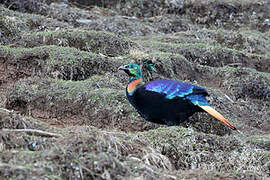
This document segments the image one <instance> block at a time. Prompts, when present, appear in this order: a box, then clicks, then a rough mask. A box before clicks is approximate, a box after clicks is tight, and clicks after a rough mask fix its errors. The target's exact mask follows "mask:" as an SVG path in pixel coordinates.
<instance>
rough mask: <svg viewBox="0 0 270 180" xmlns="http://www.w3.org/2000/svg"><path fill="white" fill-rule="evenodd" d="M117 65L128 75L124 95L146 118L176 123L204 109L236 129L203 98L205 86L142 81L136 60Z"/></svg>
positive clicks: (170, 123)
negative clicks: (134, 62)
mask: <svg viewBox="0 0 270 180" xmlns="http://www.w3.org/2000/svg"><path fill="white" fill-rule="evenodd" d="M152 67H153V66H152ZM120 69H121V70H124V71H125V72H126V73H127V74H128V75H129V77H130V80H129V83H128V85H127V88H126V95H127V99H128V100H129V102H130V103H131V104H132V106H134V107H135V109H136V110H137V111H138V113H139V114H140V115H141V116H142V117H143V118H145V119H146V120H148V121H151V122H154V123H160V124H167V125H179V123H181V122H183V121H185V120H188V118H189V117H190V116H192V115H193V114H194V113H195V112H207V113H209V114H210V115H212V116H213V117H215V118H216V119H218V120H220V121H222V122H223V123H224V124H226V125H227V126H229V127H230V128H232V129H236V128H235V127H234V126H233V125H232V124H231V123H229V122H228V121H227V120H226V119H225V118H224V117H223V116H222V115H221V114H220V113H218V112H217V111H216V110H215V109H213V108H212V107H211V106H210V105H209V103H208V101H207V100H206V96H207V95H208V93H207V91H206V90H205V89H204V88H202V87H199V86H196V85H192V84H189V83H185V82H181V81H174V80H155V81H151V82H149V83H146V84H143V83H142V72H141V69H140V67H139V66H138V65H137V64H128V65H125V66H122V67H120Z"/></svg>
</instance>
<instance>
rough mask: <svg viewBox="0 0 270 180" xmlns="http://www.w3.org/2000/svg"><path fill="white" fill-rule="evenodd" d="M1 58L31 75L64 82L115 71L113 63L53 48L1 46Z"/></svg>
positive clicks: (103, 58) (91, 54) (64, 48)
mask: <svg viewBox="0 0 270 180" xmlns="http://www.w3.org/2000/svg"><path fill="white" fill-rule="evenodd" d="M0 56H3V57H4V58H5V60H6V61H7V63H8V64H10V65H14V66H16V67H17V68H19V69H22V70H23V69H27V71H30V72H29V73H30V74H32V75H40V76H42V77H54V78H59V79H65V80H83V79H86V78H88V77H90V76H92V75H94V74H103V73H104V72H105V71H111V70H113V69H114V67H113V59H109V58H105V57H103V56H100V55H98V54H94V53H91V52H86V51H79V50H77V49H75V48H71V47H59V46H54V45H52V46H42V47H34V48H10V47H6V46H2V47H1V50H0ZM119 66H120V65H119Z"/></svg>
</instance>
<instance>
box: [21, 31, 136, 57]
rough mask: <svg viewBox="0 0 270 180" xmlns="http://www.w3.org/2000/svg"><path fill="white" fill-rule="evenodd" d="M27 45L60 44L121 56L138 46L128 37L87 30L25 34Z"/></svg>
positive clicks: (23, 42)
mask: <svg viewBox="0 0 270 180" xmlns="http://www.w3.org/2000/svg"><path fill="white" fill-rule="evenodd" d="M21 43H22V44H23V45H24V46H26V47H34V46H41V45H58V46H59V45H60V46H69V47H74V48H77V49H80V50H84V51H89V52H93V53H97V54H98V53H101V54H104V55H106V56H120V55H124V54H127V53H129V50H130V49H131V48H132V47H133V46H136V45H135V43H133V42H132V41H130V40H128V39H127V38H124V37H121V36H116V35H114V34H113V33H109V32H103V31H87V30H75V29H74V30H58V31H51V32H38V33H31V34H25V35H24V36H23V41H22V42H21Z"/></svg>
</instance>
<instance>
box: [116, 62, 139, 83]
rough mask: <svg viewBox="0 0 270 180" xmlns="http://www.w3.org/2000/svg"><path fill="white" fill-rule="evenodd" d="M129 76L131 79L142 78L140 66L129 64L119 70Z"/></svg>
mask: <svg viewBox="0 0 270 180" xmlns="http://www.w3.org/2000/svg"><path fill="white" fill-rule="evenodd" d="M119 69H120V70H123V71H124V72H125V73H127V74H128V75H129V78H130V79H138V78H140V77H142V71H141V68H140V66H139V65H138V64H127V65H124V66H121V67H120V68H119Z"/></svg>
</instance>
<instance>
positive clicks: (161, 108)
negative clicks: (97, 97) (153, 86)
mask: <svg viewBox="0 0 270 180" xmlns="http://www.w3.org/2000/svg"><path fill="white" fill-rule="evenodd" d="M165 96H166V95H165V94H160V93H157V92H151V91H146V90H145V89H144V88H143V87H141V88H139V89H137V90H136V91H135V92H134V94H133V95H132V96H128V94H127V97H128V100H129V101H130V103H131V104H132V105H133V106H134V107H135V108H136V110H137V111H138V112H139V114H140V115H141V116H142V117H143V118H144V119H146V120H147V121H151V122H154V123H158V124H166V125H169V126H174V125H179V124H180V123H181V122H183V121H186V120H188V118H189V117H190V116H192V115H193V114H194V113H195V112H202V111H203V110H202V109H201V108H200V107H198V106H196V105H194V104H192V103H191V102H190V100H187V99H186V100H184V99H183V98H179V97H177V98H174V99H166V98H165Z"/></svg>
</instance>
